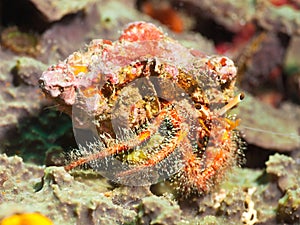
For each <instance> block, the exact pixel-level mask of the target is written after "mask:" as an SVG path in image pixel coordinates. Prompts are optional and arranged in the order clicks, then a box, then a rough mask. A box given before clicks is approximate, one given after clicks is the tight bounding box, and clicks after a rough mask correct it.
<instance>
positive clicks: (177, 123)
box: [117, 110, 187, 177]
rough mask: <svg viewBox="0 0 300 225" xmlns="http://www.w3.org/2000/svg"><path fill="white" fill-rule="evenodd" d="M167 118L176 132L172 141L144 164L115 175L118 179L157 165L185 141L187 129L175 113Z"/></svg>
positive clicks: (169, 114) (173, 111)
mask: <svg viewBox="0 0 300 225" xmlns="http://www.w3.org/2000/svg"><path fill="white" fill-rule="evenodd" d="M168 116H169V117H170V119H171V122H172V125H173V127H174V129H176V130H178V131H177V133H176V134H175V136H174V137H173V139H172V140H171V141H170V142H169V143H168V145H167V146H166V147H164V148H163V149H161V150H160V151H159V152H158V153H157V154H155V155H153V156H151V158H150V159H148V160H147V161H146V162H145V163H143V164H142V165H138V166H136V167H134V168H133V169H130V170H127V171H124V172H121V173H119V174H117V176H118V177H123V176H128V175H130V174H132V173H136V172H138V171H140V170H142V169H145V168H148V167H151V166H154V165H156V164H157V163H159V162H161V161H162V160H164V159H165V158H166V157H168V156H169V155H170V154H171V153H172V152H174V150H175V148H176V147H178V146H179V145H180V143H181V142H182V141H183V140H184V139H185V137H186V136H187V129H185V128H183V125H182V122H181V118H179V116H178V114H177V113H176V111H175V110H171V111H170V112H169V113H168Z"/></svg>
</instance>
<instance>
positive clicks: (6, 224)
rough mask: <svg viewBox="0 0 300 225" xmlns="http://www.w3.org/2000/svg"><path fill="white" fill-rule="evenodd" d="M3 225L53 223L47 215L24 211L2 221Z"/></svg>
mask: <svg viewBox="0 0 300 225" xmlns="http://www.w3.org/2000/svg"><path fill="white" fill-rule="evenodd" d="M0 224H1V225H32V224H40V225H52V224H53V223H52V222H51V220H49V219H48V218H47V217H45V216H43V215H42V214H40V213H24V214H16V215H12V216H10V217H7V218H5V219H3V220H2V221H0Z"/></svg>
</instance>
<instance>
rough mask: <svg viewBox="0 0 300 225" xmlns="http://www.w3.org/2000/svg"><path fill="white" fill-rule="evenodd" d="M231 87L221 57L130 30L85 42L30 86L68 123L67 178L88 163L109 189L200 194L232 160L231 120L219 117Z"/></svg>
mask: <svg viewBox="0 0 300 225" xmlns="http://www.w3.org/2000/svg"><path fill="white" fill-rule="evenodd" d="M235 79H236V67H235V66H234V64H233V62H232V61H231V60H230V59H229V58H227V57H223V56H216V55H215V56H207V55H205V54H204V53H202V52H200V51H197V50H193V49H188V48H186V47H184V46H182V45H181V44H180V43H179V42H177V41H175V40H173V39H172V38H170V37H168V36H167V35H166V34H164V33H163V31H162V30H161V29H160V28H158V27H156V26H155V25H153V24H151V23H146V22H135V23H131V24H129V25H128V26H127V27H126V28H125V29H124V31H123V32H122V33H121V35H120V38H119V39H118V40H117V41H114V42H112V41H108V40H102V39H97V40H93V41H92V42H91V43H90V44H89V45H88V46H87V47H86V49H85V50H84V51H77V52H74V53H73V54H71V55H70V56H69V57H68V58H67V59H65V60H64V61H63V62H60V63H58V64H56V65H53V66H50V67H49V68H48V70H46V71H45V72H44V73H43V74H42V76H41V78H40V86H41V88H42V90H43V91H44V93H45V94H46V95H48V96H50V97H51V98H54V99H55V100H57V102H58V103H60V106H61V109H63V110H64V111H65V112H67V113H69V114H70V115H71V116H72V119H73V120H72V121H73V126H74V133H75V137H76V140H77V142H78V144H79V150H77V151H74V153H73V154H72V157H71V158H72V160H71V162H70V163H69V164H67V165H66V166H65V169H66V170H67V171H70V170H72V169H74V168H75V167H78V166H81V165H83V164H88V165H89V166H91V167H92V168H93V169H94V170H96V171H99V172H100V173H101V174H102V175H103V176H106V177H107V178H109V179H110V180H112V181H114V182H118V183H122V184H126V185H149V184H153V183H156V182H158V181H160V180H164V179H170V180H171V181H173V182H174V183H175V185H176V187H178V189H180V190H181V191H182V192H184V193H193V192H194V193H203V192H208V191H209V190H211V188H212V186H214V184H215V182H218V181H219V180H220V179H221V178H222V177H223V175H224V173H225V171H227V170H228V169H230V168H231V167H232V166H234V165H237V164H238V163H237V162H238V161H239V160H238V159H239V157H240V156H241V145H240V143H241V141H240V138H239V135H238V132H237V131H236V127H237V126H238V119H236V118H235V117H234V116H227V115H226V113H227V111H228V110H230V109H231V108H233V107H235V106H236V105H237V104H238V103H239V102H240V101H241V100H242V98H243V94H237V95H236V94H235Z"/></svg>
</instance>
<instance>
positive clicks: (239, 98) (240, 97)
mask: <svg viewBox="0 0 300 225" xmlns="http://www.w3.org/2000/svg"><path fill="white" fill-rule="evenodd" d="M244 98H245V94H244V93H243V92H241V93H240V94H238V95H237V96H235V97H234V98H233V99H232V100H231V101H230V102H228V104H227V105H225V106H224V107H222V108H221V109H220V110H219V112H218V114H219V115H220V116H222V115H224V114H225V113H226V112H228V111H229V110H230V109H232V108H233V107H234V106H236V105H237V104H239V103H240V102H241V101H242V100H243V99H244Z"/></svg>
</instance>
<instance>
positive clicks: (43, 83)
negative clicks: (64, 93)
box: [39, 80, 45, 88]
mask: <svg viewBox="0 0 300 225" xmlns="http://www.w3.org/2000/svg"><path fill="white" fill-rule="evenodd" d="M39 86H40V88H43V87H45V82H44V81H43V80H39Z"/></svg>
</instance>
